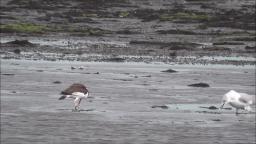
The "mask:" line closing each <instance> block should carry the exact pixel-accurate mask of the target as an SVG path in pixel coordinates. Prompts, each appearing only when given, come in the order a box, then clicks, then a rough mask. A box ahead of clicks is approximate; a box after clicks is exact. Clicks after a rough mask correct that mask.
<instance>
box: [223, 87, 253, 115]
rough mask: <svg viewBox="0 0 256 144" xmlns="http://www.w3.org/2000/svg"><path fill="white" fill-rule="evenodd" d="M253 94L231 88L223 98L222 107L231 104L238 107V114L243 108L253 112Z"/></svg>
mask: <svg viewBox="0 0 256 144" xmlns="http://www.w3.org/2000/svg"><path fill="white" fill-rule="evenodd" d="M253 101H254V100H253V96H252V95H249V94H246V93H238V92H236V91H234V90H230V91H229V92H228V93H226V94H225V95H224V96H223V98H222V105H221V107H220V109H222V108H223V107H224V105H225V104H229V105H231V106H232V107H234V108H236V115H238V110H239V109H243V110H246V111H249V112H251V110H252V108H251V107H250V105H252V104H253Z"/></svg>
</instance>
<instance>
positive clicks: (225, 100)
mask: <svg viewBox="0 0 256 144" xmlns="http://www.w3.org/2000/svg"><path fill="white" fill-rule="evenodd" d="M229 102H230V98H229V97H228V96H227V95H224V96H223V98H222V100H221V106H220V109H223V107H224V105H225V104H227V103H229Z"/></svg>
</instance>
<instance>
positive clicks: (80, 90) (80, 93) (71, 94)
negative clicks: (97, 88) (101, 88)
mask: <svg viewBox="0 0 256 144" xmlns="http://www.w3.org/2000/svg"><path fill="white" fill-rule="evenodd" d="M61 94H62V96H61V97H60V98H59V100H63V99H65V98H72V99H74V104H75V107H74V109H73V111H79V106H80V103H81V101H82V99H85V98H87V97H88V96H89V91H88V90H87V88H86V87H85V86H84V85H83V84H80V83H74V84H72V85H71V86H70V87H68V88H67V89H65V90H64V91H62V92H61Z"/></svg>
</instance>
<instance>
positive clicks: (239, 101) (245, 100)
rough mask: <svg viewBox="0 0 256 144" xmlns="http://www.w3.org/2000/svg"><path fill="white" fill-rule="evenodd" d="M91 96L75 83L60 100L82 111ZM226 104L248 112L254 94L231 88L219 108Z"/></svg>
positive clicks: (63, 93) (86, 90) (81, 85)
mask: <svg viewBox="0 0 256 144" xmlns="http://www.w3.org/2000/svg"><path fill="white" fill-rule="evenodd" d="M88 96H89V91H88V89H87V88H86V86H85V85H83V84H80V83H74V84H72V85H71V86H69V87H68V88H67V89H65V90H63V91H62V92H61V97H60V98H59V100H63V99H65V98H71V99H74V109H73V110H72V111H76V112H78V111H80V109H79V106H80V103H81V101H82V99H86V98H88ZM225 104H229V105H230V106H232V107H234V108H236V114H239V113H238V110H239V109H242V110H246V111H248V112H251V111H252V108H251V105H252V104H253V96H252V95H249V94H246V93H238V92H236V91H234V90H230V91H229V92H228V93H226V94H224V96H223V98H222V104H221V106H220V108H219V109H223V107H224V105H225Z"/></svg>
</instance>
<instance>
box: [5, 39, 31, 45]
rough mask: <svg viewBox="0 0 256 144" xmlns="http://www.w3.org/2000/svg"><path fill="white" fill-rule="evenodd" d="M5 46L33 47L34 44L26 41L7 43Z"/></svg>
mask: <svg viewBox="0 0 256 144" xmlns="http://www.w3.org/2000/svg"><path fill="white" fill-rule="evenodd" d="M7 44H14V45H19V46H34V44H33V43H31V42H29V41H28V40H15V41H10V42H7Z"/></svg>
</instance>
